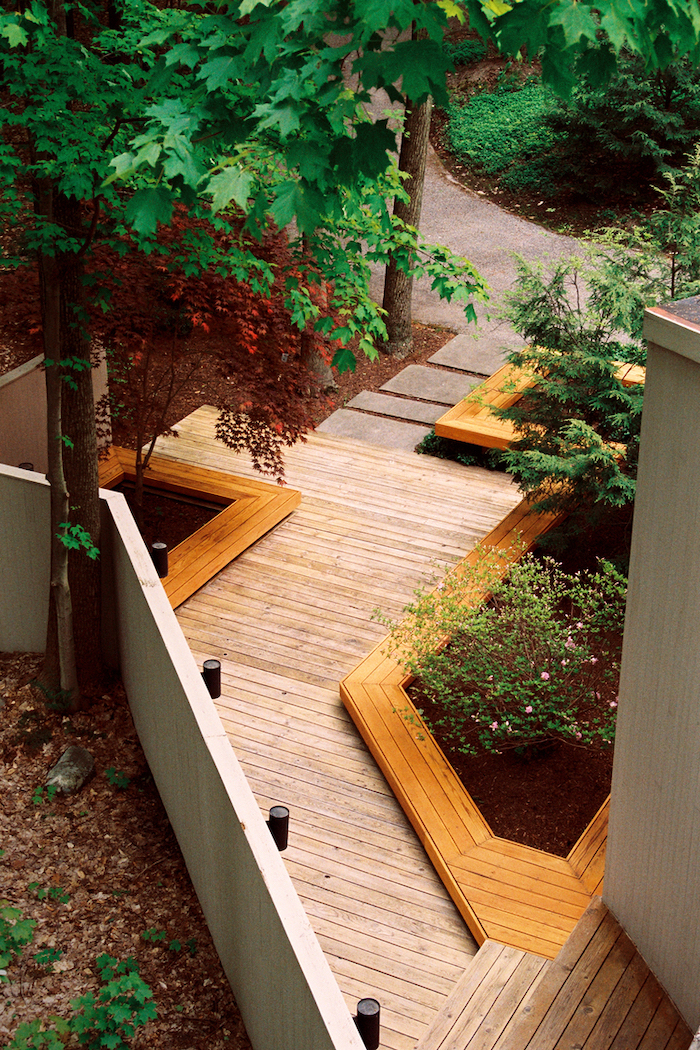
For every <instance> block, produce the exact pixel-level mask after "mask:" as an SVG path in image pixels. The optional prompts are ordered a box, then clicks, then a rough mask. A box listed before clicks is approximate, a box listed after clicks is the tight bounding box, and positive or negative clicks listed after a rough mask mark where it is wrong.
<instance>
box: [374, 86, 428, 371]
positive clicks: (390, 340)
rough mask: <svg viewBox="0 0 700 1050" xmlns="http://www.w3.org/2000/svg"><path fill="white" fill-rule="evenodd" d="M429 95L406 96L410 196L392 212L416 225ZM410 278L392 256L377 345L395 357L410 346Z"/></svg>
mask: <svg viewBox="0 0 700 1050" xmlns="http://www.w3.org/2000/svg"><path fill="white" fill-rule="evenodd" d="M432 106H433V103H432V99H430V98H429V99H426V101H425V102H424V103H423V104H422V105H420V106H414V104H413V103H412V102H411V101H410V100H409V99H407V100H406V116H405V123H404V130H403V135H402V137H401V153H400V156H399V168H400V170H401V171H403V172H405V173H406V175H407V176H408V178H407V179H406V180H405V181H404V189H405V190H406V191H407V193H408V196H409V200H408V201H403V200H399V199H397V200H395V201H394V215H396V216H398V217H399V218H400V219H402V220H403V221H404V222H405V223H408V225H409V226H414V227H416V229H417V228H418V226H419V225H420V215H421V209H422V207H423V184H424V182H425V165H426V161H427V157H428V145H429V142H430V116H431V112H432ZM412 294H413V278H412V277H411V276H409V275H408V274H406V273H404V271H403V270H402V269H401V268H400V267H399V266H398V265H397V263H396V260H395V259H394V258H393V257H392V258H391V259H390V261H389V264H388V266H387V268H386V274H385V277H384V298H383V301H382V306H383V308H384V310H385V311H386V318H385V323H386V327H387V341H386V343H384V345H383V346H382V347H380V349H381V350H382V351H383V352H384V353H387V354H392V355H393V356H394V357H405V356H406V355H407V354H410V352H411V350H412V347H413V340H412V336H411V319H412V318H411V298H412Z"/></svg>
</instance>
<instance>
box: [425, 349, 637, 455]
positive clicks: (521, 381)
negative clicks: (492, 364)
mask: <svg viewBox="0 0 700 1050" xmlns="http://www.w3.org/2000/svg"><path fill="white" fill-rule="evenodd" d="M616 374H617V377H618V379H619V380H620V382H621V383H622V385H623V386H634V385H635V384H637V383H643V382H644V379H645V370H644V368H642V367H640V366H639V365H629V364H621V365H620V366H619V368H618V369H617V373H616ZM533 383H534V378H533V376H532V374H531V373H530V372H528V371H526V370H525V369H524V368H518V367H517V366H516V365H512V364H506V365H503V367H502V368H499V369H498V371H497V372H494V374H493V375H492V376H489V378H488V379H486V380H485V381H484V382H483V383H480V384H479V386H477V387H474V389H473V390H472V391H471V392H470V393H469V394H468V395H467V396H466V397H465V398H464V399H463V400H462V401H459V402H458V403H457V404H456V405H454V407H453V408H450V409H448V411H447V412H445V413H444V415H442V416H440V418H439V419H438V421H437V422H436V424H435V433H436V434H437V435H438V436H439V437H444V438H451V439H452V440H453V441H465V442H467V443H469V444H470V445H481V446H482V447H483V448H499V449H504V448H508V445H509V444H510V443H511V441H512V440H513V439H514V437H515V436H516V431H515V428H514V426H513V424H512V423H511V422H510V421H509V420H507V419H499V418H498V417H497V416H495V415H493V414H492V412H491V408H492V407H493V408H510V406H511V405H514V404H515V403H516V401H518V400H519V399H520V398H521V397H522V396H523V394H524V393H525V392H526V391H527V389H528V387H531V386H532V385H533Z"/></svg>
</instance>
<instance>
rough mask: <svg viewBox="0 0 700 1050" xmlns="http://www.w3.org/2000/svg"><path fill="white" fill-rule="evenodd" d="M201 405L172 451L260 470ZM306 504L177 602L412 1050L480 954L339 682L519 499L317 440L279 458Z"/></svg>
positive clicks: (396, 456)
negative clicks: (227, 444) (418, 594)
mask: <svg viewBox="0 0 700 1050" xmlns="http://www.w3.org/2000/svg"><path fill="white" fill-rule="evenodd" d="M214 420H215V412H214V411H213V410H210V409H200V410H199V411H198V412H196V413H194V414H193V415H192V416H190V417H188V418H187V419H186V420H184V421H183V422H182V423H181V424H180V425H179V427H178V429H179V434H180V436H179V438H178V439H177V440H173V439H161V440H160V441H159V442H158V453H159V454H160V455H163V456H168V457H171V458H175V459H179V460H183V461H186V462H189V463H197V464H199V465H201V466H205V467H209V468H212V469H218V470H227V471H230V472H232V473H236V474H240V475H242V476H243V477H253V476H254V472H253V470H252V467H251V466H250V463H249V462H248V460H247V458H243V457H240V456H236V455H234V454H233V453H230V452H228V451H227V450H226V449H224V448H223V447H222V446H220V445H217V443H216V442H215V440H214ZM287 480H288V482H289V484H290V485H292V486H293V487H294V488H297V489H299V490H301V492H302V494H303V496H302V503H301V506H300V507H299V509H298V510H296V511H295V512H294V514H293V515H292V516H291V517H290V518H289V519H288V520H287V521H286V522H284V523H282V524H281V525H279V526H278V527H277V528H276V529H275V530H274V531H273V532H271V533H270V534H268V535H267V536H266V537H264V538H263V539H261V540H259V541H258V543H257V544H256V545H255V546H254V547H252V548H251V549H250V550H248V551H246V552H245V553H244V554H242V555H241V556H240V557H239V558H238V559H237V560H236V561H235V562H233V563H232V564H231V565H229V566H228V567H227V568H226V569H225V570H224V571H223V572H222V573H220V574H219V576H217V577H216V579H214V580H212V581H211V582H210V583H209V584H207V585H206V586H205V587H203V588H202V589H201V590H200V591H199V592H198V593H197V594H196V595H194V596H193V597H192V598H191V599H189V600H188V601H187V602H186V603H185V604H184V605H183V606H181V607H180V609H179V610H178V619H179V621H180V623H181V625H182V628H183V630H184V632H185V636H186V638H187V640H188V642H189V644H190V646H191V648H192V650H193V653H194V655H195V658H196V659H198V660H202V659H204V658H206V657H209V656H212V657H216V658H218V659H220V660H221V661H222V672H223V695H222V697H221V699H220V700H219V701H218V702H217V706H218V710H219V713H220V715H221V718H222V720H223V722H224V725H225V727H226V729H227V731H228V732H229V734H230V737H231V741H232V744H233V747H234V750H235V752H236V754H237V756H238V758H239V760H240V761H241V764H242V766H243V769H244V771H245V773H246V775H247V776H248V779H249V781H250V783H251V786H252V788H253V791H254V792H255V794H256V797H257V798H258V800H259V802H260V806H261V808H262V809H263V810H265V811H266V810H267V808H268V807H269V806H270V805H272V804H273V803H276V802H282V803H285V804H287V805H289V806H290V809H291V820H290V847H289V849H288V850H287V852H286V853H285V854H284V857H285V861H286V864H287V867H288V870H289V872H290V874H291V875H292V878H293V880H294V884H295V886H296V888H297V891H298V892H299V895H300V897H301V898H302V901H303V903H304V905H305V907H306V909H307V912H308V914H309V917H310V920H311V922H312V925H313V927H314V929H315V931H316V933H317V935H318V937H319V940H320V942H321V945H322V947H323V949H324V951H325V952H326V955H327V957H328V959H329V962H330V965H331V967H332V969H333V972H334V973H335V974H336V976H337V979H338V983H339V985H340V987H341V989H342V991H343V994H344V995H345V997H346V1000H347V1003H348V1007H349V1008H350V1009H351V1010H353V1012H354V1008H355V1005H356V1003H357V1000H358V999H359V998H361V997H362V996H365V995H374V996H376V997H377V998H378V999H379V1000H380V1001H381V1003H382V1022H383V1023H382V1047H383V1048H385V1050H414V1047H415V1045H416V1042H417V1041H418V1040H419V1039H420V1038H421V1037H422V1035H423V1034H424V1033H425V1032H426V1031H427V1030H428V1028H429V1026H430V1024H431V1022H432V1021H433V1019H434V1018H435V1017H436V1016H437V1013H438V1012H439V1010H440V1008H441V1006H442V1005H443V1003H444V1002H445V1000H446V998H447V997H448V995H449V994H450V992H451V990H452V988H453V987H454V985H455V983H456V982H457V981H458V980H459V979H460V977H461V976H462V974H463V972H464V970H465V968H466V967H467V965H468V964H469V962H470V960H471V958H472V957H473V955H474V953H475V952H476V945H475V942H474V941H473V939H472V938H471V936H470V935H469V933H468V931H467V930H466V927H465V925H464V923H463V921H462V919H461V918H460V916H459V914H458V912H457V910H456V908H455V907H454V905H453V904H452V902H451V900H450V899H449V897H448V895H447V892H446V891H445V889H444V888H443V886H442V884H441V882H440V881H439V879H438V877H437V875H436V874H435V872H434V870H433V868H432V865H431V864H430V861H429V860H428V857H427V856H426V854H425V852H424V850H423V848H422V846H421V845H420V843H419V841H418V839H417V837H416V835H415V833H414V832H413V831H412V829H411V827H410V825H409V824H408V821H407V820H406V818H405V817H404V815H403V813H402V811H401V809H400V807H399V805H398V803H397V802H396V800H395V799H394V796H393V795H392V793H391V791H390V789H389V787H388V785H387V783H386V781H385V780H384V778H383V777H382V775H381V773H380V772H379V770H378V769H377V767H376V765H375V763H374V761H373V760H372V758H371V756H370V755H369V753H368V751H367V750H366V748H365V746H364V744H363V743H362V741H361V739H360V737H359V735H358V733H357V731H356V730H355V727H354V726H353V724H352V722H351V720H350V718H349V716H348V715H347V713H346V712H345V710H344V708H343V707H342V705H341V703H340V699H339V695H338V682H339V681H340V679H341V678H343V677H344V675H346V674H347V673H348V672H349V671H350V670H351V669H352V668H353V667H354V666H355V665H356V664H357V662H358V660H359V659H360V657H362V656H363V655H364V654H366V653H367V652H368V651H369V650H370V649H371V648H372V647H373V646H374V645H375V644H376V643H377V642H378V641H379V640H380V639H381V638H382V636H383V635H384V633H385V628H384V627H383V626H382V625H381V624H380V623H377V622H374V621H372V612H373V610H374V609H375V608H377V607H380V608H381V609H382V611H383V612H384V613H386V614H388V615H389V616H393V617H396V616H398V615H399V613H400V611H401V609H402V607H403V605H404V604H405V603H406V602H407V601H409V600H410V599H411V597H412V594H413V591H414V589H415V588H416V587H417V586H421V585H427V584H429V583H430V582H431V581H432V580H433V579H434V577H435V575H439V573H440V572H441V571H444V568H445V567H447V566H451V565H453V564H455V563H456V562H457V561H458V560H459V558H460V557H461V556H462V555H463V554H464V553H466V551H468V550H469V549H471V548H472V547H473V546H474V544H475V543H476V542H477V540H478V539H479V538H480V537H481V536H483V535H484V534H485V533H487V532H488V531H489V530H490V529H491V528H492V527H493V525H494V524H495V523H496V522H497V521H499V520H500V519H501V518H503V517H504V516H505V514H506V513H507V512H508V511H509V510H510V509H511V508H512V507H513V506H514V505H515V504H516V503H517V502H518V494H517V492H516V490H515V489H514V488H513V486H512V484H511V483H510V482H509V480H508V479H507V478H506V477H505V476H503V475H494V474H489V473H487V472H485V471H482V470H478V469H467V468H464V467H460V466H458V465H456V464H453V463H443V462H438V461H435V460H426V459H425V458H422V457H415V456H412V455H408V454H404V453H400V452H398V453H394V452H388V451H387V450H385V449H380V448H375V447H372V446H369V445H358V444H356V443H354V442H351V441H347V440H343V439H338V438H334V437H330V436H326V435H322V434H312V435H310V437H309V441H308V443H307V444H304V445H297V446H296V447H295V448H293V449H292V450H291V451H290V452H289V454H288V456H287Z"/></svg>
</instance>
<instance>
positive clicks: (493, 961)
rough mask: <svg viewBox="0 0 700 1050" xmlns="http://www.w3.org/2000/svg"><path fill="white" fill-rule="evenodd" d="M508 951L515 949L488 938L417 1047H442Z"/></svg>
mask: <svg viewBox="0 0 700 1050" xmlns="http://www.w3.org/2000/svg"><path fill="white" fill-rule="evenodd" d="M509 951H510V952H512V951H513V949H509V948H507V947H506V946H505V945H503V944H498V943H497V942H496V941H485V942H484V943H483V944H482V945H481V947H480V948H479V951H478V952H477V954H476V955H475V957H474V960H473V962H472V963H471V965H470V966H469V967H468V968H467V969H466V970H465V971H464V974H463V976H462V977H461V978H460V980H459V981H458V982H457V983H456V984H455V986H454V988H453V989H452V991H451V992H450V994H449V996H448V998H447V1000H446V1001H445V1004H444V1006H443V1007H442V1010H441V1011H440V1014H439V1016H438V1017H437V1018H436V1020H435V1021H434V1022H433V1024H432V1026H431V1028H430V1030H429V1031H428V1032H426V1034H425V1036H424V1037H423V1039H422V1040H421V1042H420V1044H419V1046H418V1047H417V1048H416V1050H443V1048H444V1046H445V1043H446V1041H447V1040H448V1039H449V1037H450V1034H451V1033H452V1031H453V1029H454V1026H455V1025H456V1024H458V1023H459V1019H460V1017H461V1016H462V1014H463V1013H464V1012H465V1011H466V1010H469V1009H470V1006H471V1003H472V1002H473V1000H474V997H475V995H477V994H478V991H479V989H480V988H482V987H483V986H484V985H485V984H487V983H489V981H490V976H491V975H492V973H493V971H494V967H497V966H498V963H499V960H500V959H501V958H502V956H503V954H504V952H505V953H507V952H509Z"/></svg>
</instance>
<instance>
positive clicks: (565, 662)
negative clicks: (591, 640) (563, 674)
mask: <svg viewBox="0 0 700 1050" xmlns="http://www.w3.org/2000/svg"><path fill="white" fill-rule="evenodd" d="M568 662H569V661H568V660H562V662H561V665H562V667H566V665H567V664H568Z"/></svg>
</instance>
